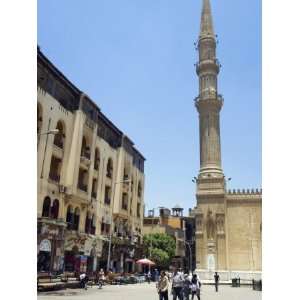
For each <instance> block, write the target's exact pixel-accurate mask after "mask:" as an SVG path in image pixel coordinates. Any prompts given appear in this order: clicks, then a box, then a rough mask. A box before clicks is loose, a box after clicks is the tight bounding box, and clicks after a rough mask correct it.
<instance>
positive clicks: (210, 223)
mask: <svg viewBox="0 0 300 300" xmlns="http://www.w3.org/2000/svg"><path fill="white" fill-rule="evenodd" d="M206 233H207V238H208V239H209V240H210V239H213V238H214V236H215V222H214V219H213V216H212V211H211V210H210V209H209V210H208V212H207V218H206Z"/></svg>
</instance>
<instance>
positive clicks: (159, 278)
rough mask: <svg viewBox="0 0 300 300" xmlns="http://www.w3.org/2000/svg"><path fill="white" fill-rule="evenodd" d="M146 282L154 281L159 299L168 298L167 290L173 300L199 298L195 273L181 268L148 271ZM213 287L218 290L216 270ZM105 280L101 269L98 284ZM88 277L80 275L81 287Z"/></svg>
mask: <svg viewBox="0 0 300 300" xmlns="http://www.w3.org/2000/svg"><path fill="white" fill-rule="evenodd" d="M145 277H146V280H147V282H148V283H150V282H151V279H152V280H154V281H156V282H157V283H156V288H157V292H158V295H159V300H169V292H171V294H172V296H173V300H177V299H178V300H190V296H191V300H194V298H195V296H196V297H197V300H200V291H201V281H200V278H199V277H198V276H197V274H191V273H190V274H184V273H183V272H182V270H181V269H174V272H173V273H171V272H167V271H161V272H160V274H159V272H158V270H157V269H155V270H154V272H153V273H151V272H150V271H149V272H148V273H147V274H145ZM214 279H215V289H216V292H218V286H219V280H220V276H219V275H218V273H217V272H216V273H215V275H214ZM104 281H105V273H104V271H103V269H101V270H100V271H99V273H98V286H99V289H100V288H102V286H103V284H104ZM87 282H88V277H87V275H86V274H85V273H82V274H81V275H80V284H81V287H82V288H85V289H86V288H87Z"/></svg>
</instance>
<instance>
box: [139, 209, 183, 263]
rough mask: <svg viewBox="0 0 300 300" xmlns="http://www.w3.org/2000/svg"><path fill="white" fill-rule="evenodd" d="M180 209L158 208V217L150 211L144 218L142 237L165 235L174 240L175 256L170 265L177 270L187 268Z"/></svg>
mask: <svg viewBox="0 0 300 300" xmlns="http://www.w3.org/2000/svg"><path fill="white" fill-rule="evenodd" d="M182 210H183V209H182V208H179V207H176V208H173V209H172V214H171V211H170V209H168V208H160V209H159V216H155V215H154V211H153V210H150V211H149V213H148V216H147V217H144V224H143V235H146V234H152V233H165V234H167V235H169V236H171V237H173V238H174V240H175V245H176V246H175V255H174V257H173V258H172V265H173V266H174V267H177V268H185V267H187V265H188V264H187V259H186V250H185V220H184V218H183V215H182Z"/></svg>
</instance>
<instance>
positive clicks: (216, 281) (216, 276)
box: [214, 272, 220, 292]
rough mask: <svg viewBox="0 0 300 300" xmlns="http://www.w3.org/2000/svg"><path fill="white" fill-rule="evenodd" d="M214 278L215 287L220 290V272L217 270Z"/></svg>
mask: <svg viewBox="0 0 300 300" xmlns="http://www.w3.org/2000/svg"><path fill="white" fill-rule="evenodd" d="M214 278H215V288H216V292H218V287H219V281H220V276H219V274H218V272H215V275H214Z"/></svg>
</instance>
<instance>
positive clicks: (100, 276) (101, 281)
mask: <svg viewBox="0 0 300 300" xmlns="http://www.w3.org/2000/svg"><path fill="white" fill-rule="evenodd" d="M98 275H99V279H98V284H99V286H98V288H99V289H102V286H103V284H104V280H105V275H104V271H103V269H100V271H99V274H98Z"/></svg>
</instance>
